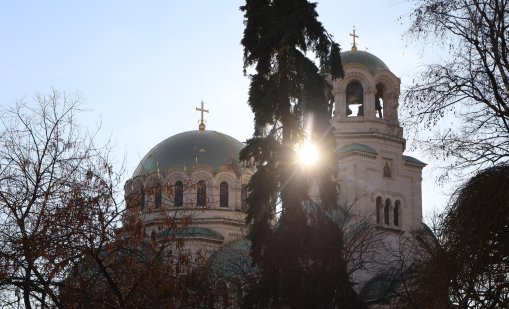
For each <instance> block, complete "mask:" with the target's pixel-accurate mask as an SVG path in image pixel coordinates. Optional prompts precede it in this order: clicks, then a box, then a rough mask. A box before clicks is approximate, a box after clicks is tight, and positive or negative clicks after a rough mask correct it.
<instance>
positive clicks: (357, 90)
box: [346, 81, 364, 117]
mask: <svg viewBox="0 0 509 309" xmlns="http://www.w3.org/2000/svg"><path fill="white" fill-rule="evenodd" d="M346 115H347V117H356V116H364V89H363V88H362V85H361V84H360V83H359V82H358V81H352V82H350V83H349V84H348V86H346Z"/></svg>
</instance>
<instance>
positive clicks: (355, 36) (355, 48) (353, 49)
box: [350, 26, 359, 51]
mask: <svg viewBox="0 0 509 309" xmlns="http://www.w3.org/2000/svg"><path fill="white" fill-rule="evenodd" d="M350 36H351V37H352V38H353V45H352V51H356V50H357V46H355V38H359V36H358V35H355V26H353V34H352V33H350Z"/></svg>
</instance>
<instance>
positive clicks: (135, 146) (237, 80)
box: [0, 0, 445, 213]
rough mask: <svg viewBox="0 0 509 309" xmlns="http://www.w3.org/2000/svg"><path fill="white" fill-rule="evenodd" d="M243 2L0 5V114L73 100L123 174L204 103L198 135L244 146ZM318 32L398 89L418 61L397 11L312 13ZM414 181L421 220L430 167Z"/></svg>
mask: <svg viewBox="0 0 509 309" xmlns="http://www.w3.org/2000/svg"><path fill="white" fill-rule="evenodd" d="M242 4H243V1H240V0H234V1H206V0H201V1H199V0H188V1H169V0H166V1H162V0H161V1H126V0H122V1H120V0H116V1H113V0H112V1H105V0H86V1H84V0H83V1H64V0H53V1H35V0H33V1H8V0H0V104H2V105H7V104H11V103H13V102H15V101H16V100H18V99H21V98H26V99H27V100H30V99H31V98H32V97H33V96H34V94H35V93H36V92H42V93H48V92H49V91H50V90H51V87H55V88H56V89H58V90H60V91H66V92H78V93H80V94H81V96H82V98H83V99H84V101H85V106H86V107H87V108H88V109H89V111H88V112H86V113H85V114H83V115H81V116H82V117H81V119H80V121H81V122H82V123H84V124H86V125H90V126H92V127H93V126H94V124H95V123H98V122H99V121H101V122H102V128H103V131H102V134H103V136H101V138H104V139H105V138H106V137H109V136H111V137H112V138H113V140H115V141H116V142H117V147H116V152H117V153H116V156H117V160H118V161H121V160H122V159H123V156H124V152H127V157H126V158H127V162H126V163H127V172H128V175H127V176H129V175H130V174H132V172H133V171H134V169H135V168H136V165H137V164H138V162H139V160H140V159H141V158H142V157H143V156H144V155H145V153H147V152H148V151H149V150H150V148H152V147H153V146H154V145H156V144H157V143H159V142H160V141H162V140H163V139H165V138H167V137H169V136H171V135H174V134H176V133H178V132H182V131H187V130H194V129H197V126H198V123H197V121H198V119H199V114H198V113H197V112H196V111H195V107H197V106H199V103H200V101H201V100H204V101H205V104H206V108H208V109H210V114H208V115H206V119H207V128H208V129H211V130H216V131H221V132H223V133H226V134H228V135H231V136H233V137H235V138H237V139H239V140H241V141H244V140H246V139H247V138H248V137H249V136H250V135H251V134H252V127H253V125H252V120H253V117H252V114H251V111H250V109H249V107H248V105H247V103H246V101H247V90H248V85H249V81H248V79H247V78H246V77H244V76H243V73H242V47H241V46H240V40H241V38H242V33H243V30H244V25H243V16H242V12H240V11H239V6H241V5H242ZM317 10H318V13H319V15H320V16H319V20H320V21H322V22H323V24H324V26H325V28H326V29H327V30H328V31H329V32H330V33H331V34H332V35H333V36H334V37H335V39H336V41H337V42H338V43H340V44H341V46H342V48H343V49H344V50H349V49H350V46H351V45H350V44H351V39H350V37H349V33H351V31H352V26H353V25H355V26H356V31H357V34H358V35H359V36H360V38H359V40H358V44H357V45H358V47H359V49H362V50H365V49H366V47H367V48H368V51H369V52H371V53H373V54H375V55H377V56H378V57H379V58H380V59H382V60H383V61H384V62H385V63H386V64H387V65H388V66H389V68H390V69H391V70H392V71H393V73H395V74H396V75H397V76H399V77H400V78H401V79H402V83H403V85H404V84H405V82H408V81H410V80H411V79H412V74H413V73H415V70H416V68H417V67H418V66H419V65H420V64H421V63H422V62H423V61H425V59H424V60H423V59H421V58H420V54H419V53H418V51H419V49H416V48H411V47H406V45H407V44H408V43H409V42H408V41H406V40H404V39H402V35H403V34H404V31H405V30H406V26H405V25H404V24H403V25H402V24H401V22H400V21H398V17H400V16H402V15H405V14H407V13H408V12H409V6H408V5H407V4H405V1H400V0H368V1H339V0H324V1H318V8H317ZM412 154H413V155H415V156H417V157H419V158H420V159H421V160H423V161H427V162H428V163H429V164H430V165H429V166H428V167H426V168H425V173H424V181H423V185H424V193H423V205H424V212H425V213H429V212H430V211H431V210H432V209H434V208H436V209H441V208H442V207H443V204H444V203H445V199H444V198H439V197H438V196H437V194H438V192H439V191H441V190H442V189H440V188H437V187H435V186H434V176H435V175H436V172H433V170H434V162H432V161H431V160H430V159H428V158H426V157H425V156H423V155H422V154H419V153H412Z"/></svg>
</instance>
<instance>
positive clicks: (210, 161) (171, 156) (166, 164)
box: [133, 130, 244, 177]
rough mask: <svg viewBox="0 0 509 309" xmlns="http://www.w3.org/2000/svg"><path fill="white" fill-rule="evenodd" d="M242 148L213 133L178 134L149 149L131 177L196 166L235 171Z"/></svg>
mask: <svg viewBox="0 0 509 309" xmlns="http://www.w3.org/2000/svg"><path fill="white" fill-rule="evenodd" d="M242 148H244V144H243V143H241V142H240V141H238V140H236V139H234V138H233V137H231V136H228V135H226V134H223V133H219V132H216V131H210V130H205V131H199V130H195V131H187V132H183V133H179V134H177V135H173V136H172V137H169V138H167V139H165V140H164V141H162V142H160V143H159V144H157V145H156V146H155V147H154V148H152V149H151V150H150V151H149V152H148V153H147V154H146V155H145V156H144V157H143V159H142V160H141V162H140V164H138V167H137V168H136V170H135V171H134V174H133V177H136V176H140V175H146V174H149V173H151V172H153V171H156V170H157V168H159V170H160V171H161V172H164V171H166V170H167V169H168V168H170V167H176V166H181V167H184V168H185V169H187V170H191V169H192V168H193V166H197V165H205V166H209V167H211V168H213V169H214V170H215V169H217V168H218V167H219V166H223V165H230V166H232V167H235V168H238V167H239V159H238V158H239V152H240V150H241V149H242Z"/></svg>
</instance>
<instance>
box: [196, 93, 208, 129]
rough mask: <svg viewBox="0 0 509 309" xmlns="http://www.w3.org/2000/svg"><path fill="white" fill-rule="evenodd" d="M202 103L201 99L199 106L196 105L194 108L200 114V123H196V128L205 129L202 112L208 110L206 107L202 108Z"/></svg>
mask: <svg viewBox="0 0 509 309" xmlns="http://www.w3.org/2000/svg"><path fill="white" fill-rule="evenodd" d="M203 104H204V103H203V100H202V101H201V108H198V107H197V108H196V110H197V111H199V112H200V114H201V119H200V124H199V125H198V129H199V130H200V131H205V120H204V119H203V113H208V112H209V110H208V109H205V108H203Z"/></svg>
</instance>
